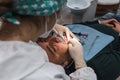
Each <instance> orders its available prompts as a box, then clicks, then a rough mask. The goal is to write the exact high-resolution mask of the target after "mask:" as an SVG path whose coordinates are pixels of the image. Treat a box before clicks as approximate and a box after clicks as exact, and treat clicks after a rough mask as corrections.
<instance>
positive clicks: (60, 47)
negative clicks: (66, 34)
mask: <svg viewBox="0 0 120 80" xmlns="http://www.w3.org/2000/svg"><path fill="white" fill-rule="evenodd" d="M66 42H67V39H66ZM38 44H39V45H40V46H41V47H42V48H43V49H44V50H45V51H46V53H47V54H48V58H49V61H50V62H53V63H55V64H60V65H62V66H63V67H65V66H67V65H68V64H69V63H70V62H71V60H72V59H71V57H70V55H69V53H68V44H67V43H65V42H64V41H63V40H62V39H61V38H60V37H58V36H50V37H48V38H46V39H44V40H41V41H40V42H38Z"/></svg>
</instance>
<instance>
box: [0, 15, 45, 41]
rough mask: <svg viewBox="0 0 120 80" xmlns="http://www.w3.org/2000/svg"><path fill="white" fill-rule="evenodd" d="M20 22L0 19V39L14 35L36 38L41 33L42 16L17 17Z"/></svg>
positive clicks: (7, 38)
mask: <svg viewBox="0 0 120 80" xmlns="http://www.w3.org/2000/svg"><path fill="white" fill-rule="evenodd" d="M17 19H18V20H19V21H20V22H21V24H20V25H15V24H12V23H10V22H8V21H7V20H5V19H3V20H2V25H1V29H0V39H1V40H11V39H13V38H15V37H17V38H19V39H21V40H23V41H28V40H36V39H37V37H39V35H40V34H41V33H40V32H41V28H42V26H43V25H44V22H45V20H44V17H42V16H41V17H32V16H22V17H18V18H17Z"/></svg>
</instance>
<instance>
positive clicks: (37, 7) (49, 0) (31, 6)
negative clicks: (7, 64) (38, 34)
mask: <svg viewBox="0 0 120 80" xmlns="http://www.w3.org/2000/svg"><path fill="white" fill-rule="evenodd" d="M66 2H67V0H14V2H13V3H14V7H13V11H14V12H15V13H17V14H20V15H33V16H49V15H51V14H53V13H55V12H56V11H58V10H60V9H61V8H62V7H63V6H65V4H66Z"/></svg>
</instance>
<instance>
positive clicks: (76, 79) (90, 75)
mask: <svg viewBox="0 0 120 80" xmlns="http://www.w3.org/2000/svg"><path fill="white" fill-rule="evenodd" d="M70 77H71V80H97V77H96V74H95V72H94V70H93V69H92V68H90V67H84V68H81V69H78V70H76V71H75V72H73V73H71V74H70Z"/></svg>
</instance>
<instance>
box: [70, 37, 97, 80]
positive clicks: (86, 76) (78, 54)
mask: <svg viewBox="0 0 120 80" xmlns="http://www.w3.org/2000/svg"><path fill="white" fill-rule="evenodd" d="M69 53H70V55H71V57H72V58H73V60H74V62H75V68H76V71H75V72H73V73H71V74H70V77H71V79H72V80H97V77H96V74H95V72H94V70H93V69H92V68H90V67H87V65H86V63H85V61H84V57H83V47H82V45H81V43H79V42H78V41H77V40H76V39H75V38H73V39H70V41H69Z"/></svg>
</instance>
